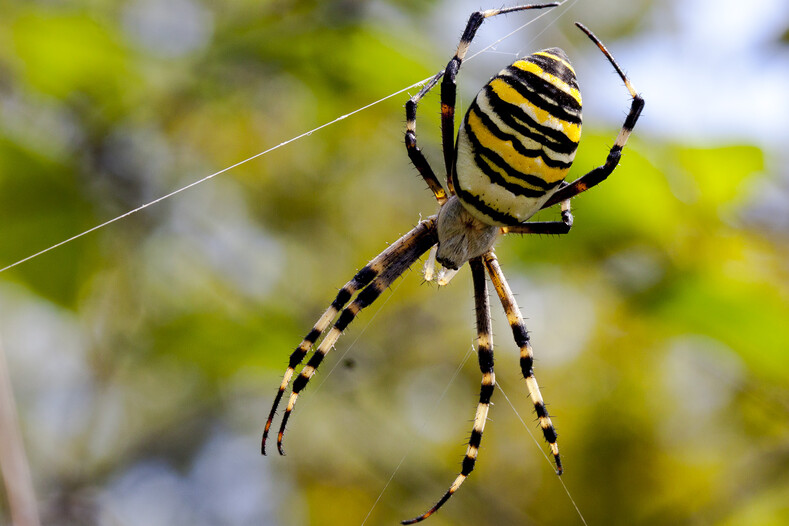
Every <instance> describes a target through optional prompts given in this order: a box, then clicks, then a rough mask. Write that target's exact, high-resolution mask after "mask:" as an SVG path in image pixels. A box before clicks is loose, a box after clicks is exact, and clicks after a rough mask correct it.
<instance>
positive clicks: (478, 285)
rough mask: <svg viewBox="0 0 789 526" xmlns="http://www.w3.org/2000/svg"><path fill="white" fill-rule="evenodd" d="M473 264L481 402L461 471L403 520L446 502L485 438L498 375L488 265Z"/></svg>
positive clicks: (477, 260)
mask: <svg viewBox="0 0 789 526" xmlns="http://www.w3.org/2000/svg"><path fill="white" fill-rule="evenodd" d="M469 265H470V266H471V278H472V281H473V283H474V302H475V305H476V314H477V355H478V358H479V368H480V370H481V371H482V386H481V387H480V391H479V404H478V405H477V412H476V414H475V415H474V427H473V428H472V430H471V438H470V439H469V441H468V448H467V449H466V456H465V457H464V458H463V467H462V468H461V470H460V474H459V475H458V476H457V478H456V479H455V481H454V482H453V483H452V485H451V486H450V487H449V489H448V490H447V492H446V493H444V495H443V496H442V497H441V498H440V499H439V501H438V502H437V503H436V504H435V505H434V506H433V507H432V508H430V509H429V510H428V511H426V512H425V513H423V514H422V515H420V516H419V517H416V518H413V519H410V520H406V521H403V522H402V524H414V523H416V522H420V521H423V520H425V519H426V518H428V517H430V516H431V515H432V514H433V513H435V512H436V511H437V510H438V509H439V508H440V507H441V506H443V505H444V503H445V502H446V501H447V500H449V497H451V496H452V495H453V494H454V493H455V492H456V491H457V490H458V488H460V485H461V484H463V481H464V480H466V478H467V477H468V476H469V474H470V473H471V471H472V470H473V469H474V464H475V463H476V461H477V455H478V454H479V446H480V443H481V442H482V432H483V431H484V429H485V422H486V420H487V418H488V410H489V409H490V398H491V396H492V395H493V391H494V389H495V388H496V376H495V374H494V373H493V333H492V331H491V323H490V297H489V295H488V285H487V281H486V279H485V267H484V265H483V264H482V258H481V257H477V258H474V259H472V260H470V261H469Z"/></svg>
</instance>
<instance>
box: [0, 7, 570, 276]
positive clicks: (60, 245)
mask: <svg viewBox="0 0 789 526" xmlns="http://www.w3.org/2000/svg"><path fill="white" fill-rule="evenodd" d="M567 1H568V0H564V1H563V2H561V3H560V4H559V6H558V7H557V9H558V8H561V7H562V6H563V5H564V4H565V3H566V2H567ZM577 1H578V0H574V1H573V2H572V3H571V4H570V7H572V5H573V4H575V3H576V2H577ZM549 12H550V11H545V12H543V13H540V14H538V15H537V16H535V17H534V18H532V19H531V20H529V21H528V22H526V23H525V24H523V25H522V26H520V27H519V28H517V29H515V30H513V31H511V32H509V33H507V34H506V35H504V36H503V37H501V38H500V39H498V40H496V41H495V42H493V43H491V44H490V45H488V46H486V47H484V48H482V49H481V50H479V51H477V52H476V53H474V54H473V55H471V56H469V57H468V58H467V59H466V62H468V61H469V60H472V59H473V58H474V57H476V56H478V55H479V54H481V53H484V52H486V51H488V50H490V49H491V48H493V47H495V46H496V45H498V44H499V43H501V42H503V41H504V40H506V39H508V38H510V37H511V36H512V35H514V34H515V33H518V32H519V31H522V30H523V29H525V28H526V27H528V26H529V25H531V24H533V23H534V22H536V21H537V20H539V19H540V18H542V17H543V16H545V15H547V14H548V13H549ZM559 17H561V15H559ZM559 17H557V19H558V18H559ZM432 78H433V76H432V75H431V76H430V77H428V78H426V79H422V80H420V81H419V82H415V83H414V84H411V85H410V86H407V87H405V88H402V89H400V90H398V91H395V92H394V93H391V94H389V95H386V96H385V97H382V98H380V99H378V100H376V101H374V102H371V103H369V104H366V105H364V106H362V107H360V108H357V109H355V110H353V111H351V112H350V113H346V114H345V115H341V116H340V117H337V118H336V119H333V120H331V121H329V122H327V123H324V124H321V125H320V126H318V127H316V128H313V129H311V130H309V131H306V132H304V133H302V134H300V135H297V136H295V137H293V138H291V139H288V140H286V141H283V142H281V143H279V144H277V145H276V146H272V147H271V148H268V149H266V150H263V151H262V152H259V153H256V154H255V155H253V156H251V157H248V158H246V159H244V160H243V161H239V162H237V163H235V164H233V165H230V166H228V167H226V168H223V169H221V170H219V171H218V172H214V173H212V174H210V175H206V176H205V177H203V178H202V179H198V180H196V181H193V182H191V183H189V184H187V185H186V186H182V187H181V188H178V189H176V190H173V191H172V192H170V193H168V194H165V195H163V196H161V197H158V198H156V199H154V200H153V201H149V202H147V203H145V204H143V205H140V206H138V207H137V208H134V209H132V210H129V211H128V212H125V213H123V214H121V215H119V216H117V217H114V218H112V219H110V220H108V221H105V222H103V223H101V224H98V225H96V226H94V227H92V228H89V229H87V230H85V231H83V232H80V233H79V234H76V235H74V236H72V237H70V238H68V239H64V240H63V241H60V242H58V243H55V244H54V245H51V246H49V247H47V248H45V249H43V250H40V251H38V252H36V253H34V254H31V255H29V256H27V257H25V258H22V259H20V260H18V261H15V262H13V263H11V264H9V265H7V266H5V267H3V268H0V274H1V273H3V272H5V271H7V270H10V269H12V268H14V267H17V266H19V265H21V264H23V263H26V262H28V261H30V260H32V259H35V258H37V257H39V256H42V255H44V254H46V253H47V252H51V251H53V250H55V249H56V248H60V247H62V246H63V245H66V244H68V243H71V242H72V241H76V240H77V239H80V238H81V237H84V236H87V235H88V234H91V233H93V232H95V231H97V230H101V229H102V228H104V227H107V226H109V225H111V224H113V223H116V222H118V221H120V220H121V219H125V218H127V217H129V216H131V215H134V214H136V213H137V212H141V211H143V210H145V209H146V208H148V207H151V206H153V205H156V204H159V203H161V202H162V201H165V200H167V199H170V198H171V197H174V196H176V195H178V194H180V193H182V192H185V191H186V190H189V189H190V188H192V187H195V186H197V185H199V184H202V183H205V182H206V181H209V180H211V179H213V178H214V177H216V176H218V175H221V174H223V173H225V172H228V171H230V170H233V169H234V168H238V167H239V166H241V165H244V164H247V163H249V162H251V161H254V160H255V159H257V158H259V157H263V156H264V155H266V154H269V153H271V152H273V151H274V150H278V149H280V148H282V147H283V146H287V145H289V144H291V143H293V142H296V141H298V140H300V139H303V138H304V137H309V136H310V135H312V134H313V133H315V132H317V131H320V130H322V129H324V128H328V127H329V126H332V125H334V124H336V123H338V122H340V121H342V120H344V119H347V118H348V117H351V116H353V115H355V114H357V113H360V112H362V111H364V110H367V109H369V108H371V107H373V106H375V105H377V104H380V103H382V102H384V101H386V100H388V99H391V98H392V97H396V96H397V95H400V94H402V93H405V92H407V91H408V90H411V89H414V88H417V87H420V86H422V85H423V84H425V83H426V82H428V81H429V80H430V79H432Z"/></svg>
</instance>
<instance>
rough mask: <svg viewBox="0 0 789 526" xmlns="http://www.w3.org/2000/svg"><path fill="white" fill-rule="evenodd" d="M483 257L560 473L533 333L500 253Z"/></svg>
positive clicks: (559, 462)
mask: <svg viewBox="0 0 789 526" xmlns="http://www.w3.org/2000/svg"><path fill="white" fill-rule="evenodd" d="M483 259H484V261H485V267H487V269H488V274H489V275H490V280H491V282H492V283H493V286H494V288H495V289H496V293H497V294H498V296H499V299H500V300H501V306H502V307H504V312H505V313H506V314H507V321H509V323H510V327H511V328H512V335H513V336H514V338H515V344H516V345H517V346H518V347H520V365H521V371H522V372H523V377H524V378H525V379H526V387H527V388H528V389H529V396H530V397H531V401H532V403H533V404H534V410H535V411H536V412H537V417H538V418H539V421H540V428H542V433H543V436H544V437H545V440H546V441H547V442H548V444H549V445H550V448H551V453H552V454H553V458H554V462H556V474H557V475H561V474H562V460H561V457H559V446H558V445H557V444H556V429H555V428H554V427H553V423H552V422H551V417H550V416H548V410H547V409H546V408H545V402H544V401H543V399H542V394H541V393H540V387H539V385H537V379H536V378H535V377H534V353H533V351H532V348H531V342H530V338H529V332H528V331H527V330H526V325H525V324H524V323H523V316H522V315H521V311H520V308H518V304H517V303H515V296H513V294H512V290H511V289H510V286H509V284H508V283H507V280H506V279H505V277H504V273H503V272H502V271H501V267H500V266H499V261H498V259H496V254H494V253H493V251H492V250H491V251H490V252H488V253H487V254H485V255H484V256H483Z"/></svg>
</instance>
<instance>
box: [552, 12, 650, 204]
mask: <svg viewBox="0 0 789 526" xmlns="http://www.w3.org/2000/svg"><path fill="white" fill-rule="evenodd" d="M575 25H576V26H578V28H579V29H580V30H581V31H583V32H584V33H586V35H587V36H588V37H589V38H590V39H591V40H592V42H594V43H595V44H596V45H597V47H598V48H600V51H602V52H603V54H604V55H605V56H606V58H607V59H608V61H609V62H610V63H611V65H612V66H614V69H615V70H616V72H617V73H618V74H619V77H620V78H621V79H622V81H623V82H624V83H625V87H626V88H627V90H628V92H630V96H631V97H632V98H633V102H632V103H631V104H630V111H629V112H628V114H627V117H625V122H624V124H623V125H622V129H621V130H620V131H619V135H617V137H616V140H615V141H614V145H613V146H612V147H611V149H610V150H609V152H608V157H607V158H606V160H605V164H603V165H602V166H598V167H597V168H595V169H594V170H592V171H591V172H589V173H587V174H585V175H583V176H581V177H579V178H578V179H576V180H575V181H573V182H572V183H570V184H568V185H567V186H564V187H563V188H560V189H559V190H557V191H556V193H555V194H553V195H552V196H551V198H550V199H548V201H546V202H545V204H544V205H543V206H542V208H548V207H549V206H553V205H555V204H556V203H559V202H561V201H565V200H567V199H570V198H571V197H574V196H576V195H578V194H580V193H582V192H585V191H587V190H588V189H590V188H591V187H593V186H595V185H598V184H600V183H601V182H603V181H605V179H606V178H607V177H608V176H609V175H611V174H612V173H613V171H614V169H615V168H616V167H617V165H618V164H619V159H620V158H621V157H622V149H623V148H624V147H625V144H626V143H627V139H628V138H629V137H630V133H631V132H632V131H633V128H634V127H635V125H636V122H637V121H638V117H639V116H640V115H641V110H643V109H644V99H643V98H641V95H639V94H638V92H637V91H636V89H635V87H633V84H632V83H631V82H630V80H629V79H628V78H627V75H625V72H624V71H622V68H620V67H619V64H617V63H616V60H614V57H613V56H612V55H611V53H609V52H608V49H606V47H605V46H604V45H603V43H602V42H600V40H599V39H598V38H597V37H596V36H595V35H594V34H593V33H592V32H591V31H589V30H588V29H587V28H586V27H584V26H583V24H580V23H578V22H576V23H575Z"/></svg>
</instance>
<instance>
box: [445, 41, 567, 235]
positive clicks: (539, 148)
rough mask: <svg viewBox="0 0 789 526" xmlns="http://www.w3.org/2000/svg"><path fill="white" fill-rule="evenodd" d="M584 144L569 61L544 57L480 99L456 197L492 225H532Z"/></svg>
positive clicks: (461, 140) (494, 83)
mask: <svg viewBox="0 0 789 526" xmlns="http://www.w3.org/2000/svg"><path fill="white" fill-rule="evenodd" d="M580 138H581V94H580V92H579V91H578V82H577V81H576V78H575V71H574V70H573V68H572V66H571V65H570V62H569V60H568V59H567V55H565V53H564V51H562V50H561V49H558V48H551V49H546V50H543V51H538V52H537V53H534V54H532V55H530V56H528V57H526V58H525V59H522V60H518V61H517V62H515V63H514V64H512V65H510V66H508V67H507V68H505V69H503V70H501V71H500V72H499V74H498V75H496V76H495V77H493V79H491V81H490V82H488V84H486V85H485V87H484V88H482V90H481V91H480V92H479V93H478V94H477V96H476V98H475V99H474V102H473V103H472V104H471V107H469V110H468V112H467V113H466V116H465V118H464V119H463V123H462V125H461V127H460V130H459V132H458V139H457V155H456V159H455V169H454V171H453V174H452V178H453V185H454V188H455V192H456V194H457V196H458V198H459V199H460V201H461V202H462V203H463V205H464V206H465V207H466V209H467V210H468V211H469V212H471V214H472V215H474V216H475V217H477V218H478V219H480V220H481V221H484V222H485V223H488V224H491V225H501V226H504V225H514V224H517V223H521V222H523V221H526V220H527V219H529V218H530V217H531V216H532V215H534V214H535V213H536V212H537V211H538V210H539V209H540V207H541V206H542V205H543V204H544V203H545V201H547V200H548V198H549V197H550V196H551V195H552V194H553V192H554V191H556V189H557V188H558V186H559V183H561V182H562V180H564V177H565V176H566V175H567V172H568V170H569V169H570V165H571V164H572V162H573V159H574V158H575V150H576V148H577V147H578V141H579V139H580Z"/></svg>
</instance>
